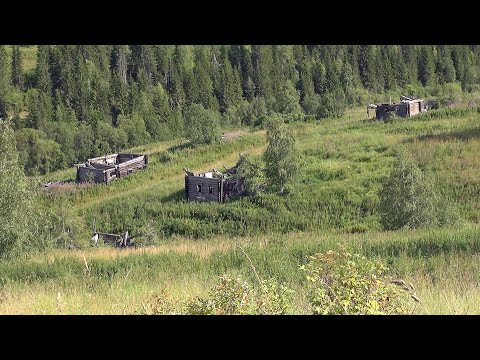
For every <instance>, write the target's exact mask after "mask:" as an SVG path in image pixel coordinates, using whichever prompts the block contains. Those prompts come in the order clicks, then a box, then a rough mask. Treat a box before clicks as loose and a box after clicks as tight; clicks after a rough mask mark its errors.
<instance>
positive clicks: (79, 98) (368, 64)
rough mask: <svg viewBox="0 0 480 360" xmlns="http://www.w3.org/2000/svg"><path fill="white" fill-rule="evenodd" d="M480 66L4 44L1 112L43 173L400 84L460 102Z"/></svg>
mask: <svg viewBox="0 0 480 360" xmlns="http://www.w3.org/2000/svg"><path fill="white" fill-rule="evenodd" d="M479 67H480V46H443V45H442V46H431V45H426V46H423V45H402V46H395V45H392V46H390V45H389V46H379V45H375V46H366V45H353V46H349V45H341V46H333V45H329V46H326V45H272V46H270V45H225V46H223V45H205V46H204V45H195V46H190V45H179V46H176V45H39V46H6V45H2V46H0V118H2V119H7V118H8V119H11V121H12V124H13V125H14V129H15V137H16V144H17V150H18V151H19V155H20V157H19V162H20V164H21V165H22V166H23V167H24V169H25V172H26V173H27V174H28V175H32V174H45V173H47V172H50V171H53V170H57V169H62V168H65V167H68V166H71V165H72V164H74V163H76V162H80V161H82V160H84V159H86V158H88V157H92V156H97V155H101V154H105V153H110V152H115V151H118V150H121V149H125V148H128V147H131V146H138V145H143V144H146V143H149V142H154V141H163V140H169V139H174V138H179V137H184V136H186V137H188V138H190V139H197V140H198V141H199V142H204V143H211V142H214V141H215V139H216V138H217V136H218V131H219V129H220V128H221V127H237V126H240V125H245V126H258V125H262V122H263V121H264V120H265V119H266V118H268V117H269V116H271V115H272V114H273V113H278V114H280V116H282V117H284V120H286V121H302V120H308V119H309V118H324V117H339V116H341V115H342V114H343V112H344V110H345V109H346V107H347V106H349V105H364V104H365V103H366V102H371V101H385V100H386V96H387V95H388V96H392V95H393V96H394V97H396V96H398V95H399V94H400V93H408V94H416V95H422V96H429V95H434V96H436V97H438V98H440V100H441V101H444V102H447V101H448V102H454V101H455V97H456V96H457V94H459V93H460V92H461V90H463V91H466V92H471V91H474V90H477V89H478V86H479V84H480V71H479V69H480V68H479ZM460 87H461V89H460ZM395 100H396V98H395ZM192 105H194V106H192ZM197 119H203V120H205V119H206V120H205V121H203V122H202V123H200V124H199V120H197ZM199 132H200V133H203V134H208V136H196V133H199Z"/></svg>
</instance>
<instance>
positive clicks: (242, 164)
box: [236, 155, 266, 196]
mask: <svg viewBox="0 0 480 360" xmlns="http://www.w3.org/2000/svg"><path fill="white" fill-rule="evenodd" d="M263 171H264V169H263V163H262V161H261V159H259V158H253V157H251V156H250V155H242V156H241V157H240V161H239V162H238V167H237V173H236V176H238V177H243V178H245V190H246V192H247V195H252V196H256V195H258V194H259V193H261V192H262V191H264V189H265V182H266V178H265V174H264V172H263Z"/></svg>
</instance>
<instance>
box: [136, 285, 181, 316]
mask: <svg viewBox="0 0 480 360" xmlns="http://www.w3.org/2000/svg"><path fill="white" fill-rule="evenodd" d="M134 314H135V315H180V314H182V311H181V309H179V308H178V307H177V306H176V305H175V304H174V301H173V300H172V298H171V296H170V295H169V294H167V293H166V292H165V291H164V290H163V291H161V292H160V293H159V294H153V295H151V296H150V297H149V298H148V299H147V300H146V301H145V302H142V307H141V308H140V309H139V310H136V311H134Z"/></svg>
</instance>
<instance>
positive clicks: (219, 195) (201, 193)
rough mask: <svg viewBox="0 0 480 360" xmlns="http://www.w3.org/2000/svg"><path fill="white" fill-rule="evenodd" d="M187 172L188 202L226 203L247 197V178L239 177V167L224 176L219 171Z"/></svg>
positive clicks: (186, 190) (227, 170)
mask: <svg viewBox="0 0 480 360" xmlns="http://www.w3.org/2000/svg"><path fill="white" fill-rule="evenodd" d="M183 170H184V171H185V173H186V174H185V197H186V198H187V200H188V201H200V202H206V201H215V202H225V201H227V200H229V199H234V198H238V197H240V196H242V195H245V178H242V177H237V176H236V172H237V167H236V166H235V167H233V168H231V169H227V168H225V170H226V173H225V174H222V173H221V172H220V171H218V170H217V169H213V170H212V171H208V172H204V173H198V174H196V173H193V172H191V171H190V170H188V169H183Z"/></svg>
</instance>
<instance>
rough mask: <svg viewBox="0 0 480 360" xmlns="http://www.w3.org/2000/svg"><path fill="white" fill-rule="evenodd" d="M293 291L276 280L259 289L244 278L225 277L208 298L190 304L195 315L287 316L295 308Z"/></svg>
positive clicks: (189, 311)
mask: <svg viewBox="0 0 480 360" xmlns="http://www.w3.org/2000/svg"><path fill="white" fill-rule="evenodd" d="M292 292H293V291H292V290H291V289H289V288H287V287H286V286H284V285H279V284H278V282H277V281H276V280H274V279H269V280H263V281H261V283H260V284H258V285H257V286H254V285H252V284H251V283H250V282H248V281H245V280H243V279H242V278H241V277H236V278H234V277H230V276H228V275H223V276H221V277H220V281H219V284H217V285H215V287H214V288H213V289H211V290H210V291H209V294H208V296H206V297H203V298H202V297H197V298H195V299H193V300H192V301H190V302H189V303H188V304H187V310H186V311H187V313H188V314H192V315H284V314H288V313H289V311H290V309H291V294H292Z"/></svg>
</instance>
